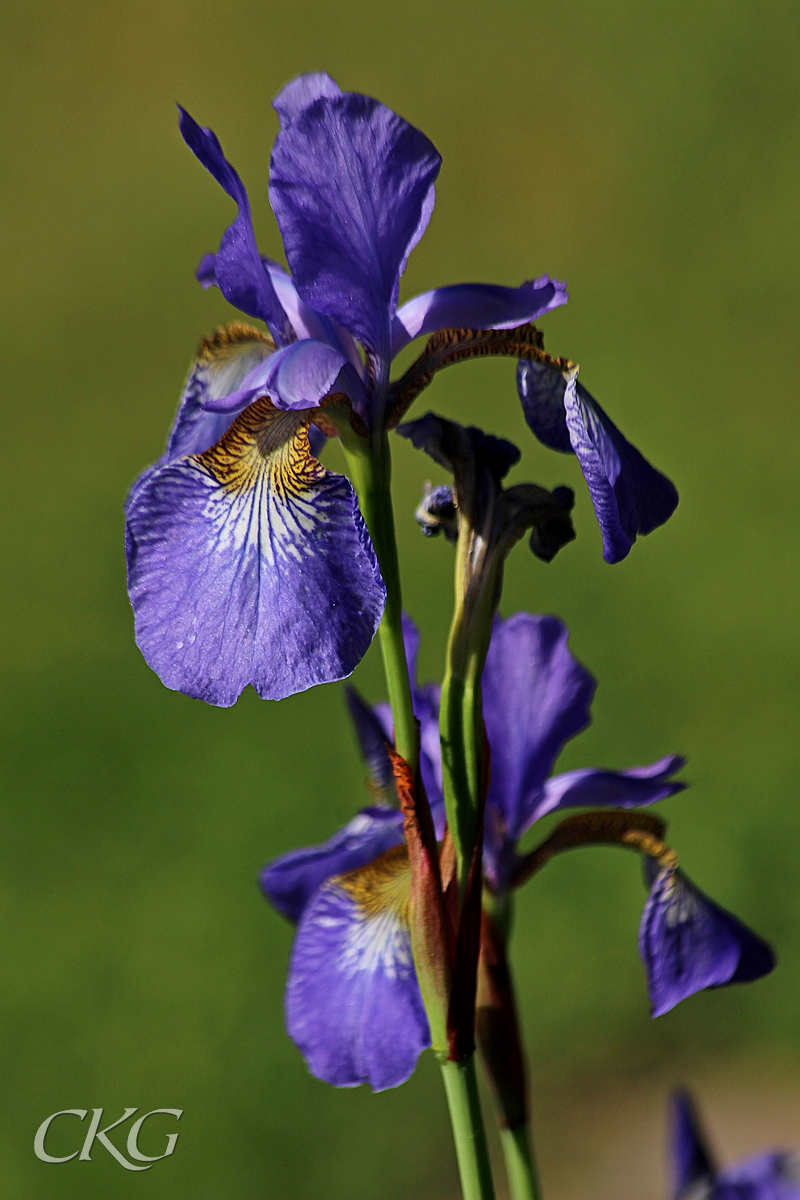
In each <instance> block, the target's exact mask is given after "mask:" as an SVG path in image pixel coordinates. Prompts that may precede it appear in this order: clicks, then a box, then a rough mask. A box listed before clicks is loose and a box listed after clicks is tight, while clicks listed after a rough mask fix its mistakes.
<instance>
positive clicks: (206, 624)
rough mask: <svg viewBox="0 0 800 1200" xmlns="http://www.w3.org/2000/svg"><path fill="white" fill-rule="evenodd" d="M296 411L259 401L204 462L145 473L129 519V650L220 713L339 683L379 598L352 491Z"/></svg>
mask: <svg viewBox="0 0 800 1200" xmlns="http://www.w3.org/2000/svg"><path fill="white" fill-rule="evenodd" d="M307 420H308V417H307V414H306V415H304V414H303V413H296V412H282V411H280V410H278V409H276V408H275V407H274V406H273V405H272V404H271V403H270V402H269V401H268V400H258V401H256V403H255V404H252V405H251V406H250V408H248V409H247V410H246V412H244V413H242V414H241V416H239V417H238V418H237V419H236V421H234V423H233V425H232V426H231V428H230V429H229V430H228V432H227V433H226V435H225V437H224V438H223V439H222V440H221V441H220V442H218V443H217V444H216V445H215V446H213V447H212V448H211V449H210V450H208V451H206V453H204V454H201V455H192V456H190V457H188V458H183V459H179V460H178V461H176V462H173V463H169V464H167V465H165V466H162V467H160V468H158V470H156V471H154V472H153V474H152V475H151V476H150V477H149V478H148V479H147V480H146V481H145V482H144V483H142V484H141V485H140V486H139V488H138V489H137V491H136V493H135V494H134V496H133V499H132V502H131V506H130V509H129V512H128V527H127V528H128V547H129V556H128V573H129V590H130V595H131V602H132V604H133V608H134V613H135V616H136V639H137V642H138V644H139V647H140V648H141V650H142V652H143V654H144V656H145V658H146V660H147V661H148V663H149V664H150V666H151V667H152V668H153V670H155V671H156V672H157V674H158V675H159V676H160V677H161V679H162V681H163V682H164V683H165V684H166V685H167V687H171V688H175V689H177V690H178V691H182V692H185V693H186V694H187V695H190V696H196V697H199V698H200V699H203V700H207V701H208V702H209V703H211V704H218V705H223V706H227V705H230V704H233V703H234V701H235V700H236V699H237V697H238V696H239V694H240V693H241V691H242V690H243V689H244V688H245V687H246V686H247V684H252V685H253V687H254V688H255V689H256V691H257V692H258V694H259V695H260V696H262V697H263V698H264V699H273V700H278V699H281V698H283V697H284V696H289V695H292V694H293V693H295V692H300V691H303V690H304V689H306V688H309V687H312V686H314V685H315V684H317V683H327V682H329V681H331V680H334V679H342V678H344V677H345V676H346V675H349V674H350V673H351V671H352V670H353V669H354V668H355V666H356V665H357V663H358V662H359V661H360V659H361V657H362V656H363V654H364V653H365V651H366V649H367V647H368V646H369V643H370V642H371V640H372V637H373V635H374V633H375V631H376V629H377V627H378V624H379V622H380V618H381V614H382V612H383V605H384V601H385V594H386V593H385V588H384V585H383V580H382V579H381V577H380V574H379V571H378V565H377V561H376V558H375V554H374V551H373V549H372V545H371V543H370V540H369V536H368V534H367V531H366V527H365V525H364V521H363V519H362V517H361V514H360V512H359V509H358V503H357V501H356V498H355V494H354V492H353V489H352V487H351V486H350V484H349V482H348V481H347V480H346V479H345V478H344V477H343V476H341V475H335V474H333V473H332V472H330V471H328V470H326V469H325V468H324V467H323V466H322V465H321V464H320V463H318V462H317V461H316V460H315V459H314V458H312V456H311V453H310V450H309V446H308V439H307V435H306V432H305V425H306V423H307Z"/></svg>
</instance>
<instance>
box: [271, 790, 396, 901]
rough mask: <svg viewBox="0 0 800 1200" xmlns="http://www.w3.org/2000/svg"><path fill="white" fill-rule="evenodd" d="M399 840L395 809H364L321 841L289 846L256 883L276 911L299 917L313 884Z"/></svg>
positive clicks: (363, 863)
mask: <svg viewBox="0 0 800 1200" xmlns="http://www.w3.org/2000/svg"><path fill="white" fill-rule="evenodd" d="M402 841H403V817H402V814H401V813H400V812H399V811H398V810H397V809H392V808H364V809H362V810H361V812H360V813H358V814H357V815H356V816H355V817H353V819H352V821H349V822H348V823H347V825H345V826H344V828H343V829H340V830H339V831H338V833H335V834H334V835H333V837H332V838H329V839H328V841H327V842H323V843H322V845H320V846H305V847H304V848H303V849H302V850H292V851H291V852H290V853H289V854H283V855H281V857H280V858H276V859H274V860H273V861H272V862H271V863H268V864H267V866H266V867H264V869H263V870H262V871H261V874H260V875H259V877H258V879H259V884H260V886H261V890H262V892H263V893H264V895H265V896H266V897H267V899H268V900H269V901H270V902H271V903H272V904H274V906H275V908H277V909H278V911H279V912H281V913H283V915H284V916H285V917H288V918H289V920H290V921H299V920H300V917H301V915H302V913H303V910H304V909H305V907H306V905H307V904H308V902H309V900H310V899H311V897H312V896H313V895H314V893H315V892H316V890H317V888H319V887H321V886H322V884H323V883H325V881H326V880H327V879H330V878H331V876H332V875H343V874H344V873H345V872H347V871H354V870H355V869H356V868H357V867H364V866H366V864H367V863H369V862H372V860H373V859H375V858H379V857H380V856H381V855H382V854H385V853H386V851H387V850H392V849H394V847H395V846H399V845H401V844H402Z"/></svg>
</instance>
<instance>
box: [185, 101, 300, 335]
mask: <svg viewBox="0 0 800 1200" xmlns="http://www.w3.org/2000/svg"><path fill="white" fill-rule="evenodd" d="M179 111H180V130H181V134H182V136H183V140H184V141H185V142H186V144H187V146H188V147H189V149H190V150H191V151H192V153H193V154H194V155H195V156H196V157H197V158H198V159H199V160H200V162H201V163H202V164H203V166H204V167H205V168H206V170H207V171H209V172H210V173H211V174H212V175H213V176H214V178H215V179H216V181H217V183H218V184H219V185H220V187H222V188H224V190H225V191H226V192H227V193H228V195H229V196H230V197H231V198H232V199H233V200H235V201H236V203H237V205H238V206H239V215H238V216H237V218H236V220H235V221H234V222H233V224H232V225H229V226H228V228H227V229H226V231H225V233H224V234H223V237H222V241H221V242H220V246H219V250H218V252H217V254H216V255H215V256H214V258H213V262H212V259H211V257H210V256H209V255H206V257H205V258H204V259H203V261H202V262H201V264H200V268H199V269H198V278H199V279H200V282H201V283H202V284H203V286H204V287H208V286H209V285H210V284H211V283H212V282H213V283H216V284H217V286H218V287H219V289H220V291H221V292H222V294H223V296H224V297H225V299H226V300H227V301H228V302H229V303H230V304H233V305H234V307H236V308H239V309H241V310H242V312H246V313H247V314H248V316H250V317H258V318H259V319H260V320H262V321H265V322H266V324H267V326H268V327H269V330H270V332H271V333H272V336H273V337H274V338H275V340H276V342H277V343H278V344H279V345H285V344H286V343H287V342H290V341H292V340H293V338H294V333H293V332H292V330H291V327H290V325H289V323H288V320H287V317H286V313H285V312H284V311H283V308H282V307H281V304H280V301H279V300H278V297H277V295H276V294H275V289H274V287H273V286H272V282H271V280H270V277H269V275H268V273H267V271H266V270H265V268H264V264H263V263H262V261H261V257H260V255H259V253H258V246H257V245H256V238H255V233H254V232H253V222H252V218H251V216H250V200H249V198H248V195H247V191H246V190H245V186H244V184H243V183H242V181H241V179H240V178H239V176H238V174H237V173H236V171H234V169H233V167H232V166H231V164H230V163H229V162H228V160H227V159H226V158H225V155H224V154H223V152H222V147H221V146H220V144H219V140H218V139H217V137H216V135H215V134H214V133H213V132H212V131H211V130H210V129H203V128H202V127H201V126H200V125H198V124H197V122H196V121H195V120H194V119H193V118H192V117H190V116H189V114H188V113H187V112H186V110H185V109H183V108H180V106H179ZM201 272H202V274H201Z"/></svg>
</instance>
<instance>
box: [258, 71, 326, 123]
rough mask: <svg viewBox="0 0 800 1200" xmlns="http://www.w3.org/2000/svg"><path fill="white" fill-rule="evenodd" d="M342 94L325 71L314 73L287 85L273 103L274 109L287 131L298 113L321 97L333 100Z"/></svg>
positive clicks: (299, 76)
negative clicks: (287, 127)
mask: <svg viewBox="0 0 800 1200" xmlns="http://www.w3.org/2000/svg"><path fill="white" fill-rule="evenodd" d="M341 94H342V89H341V88H340V87H339V85H338V83H336V82H335V81H334V80H333V79H331V77H330V75H326V73H325V72H324V71H312V72H309V73H308V74H307V75H298V76H297V78H296V79H292V80H291V81H290V82H289V83H287V84H286V87H285V88H283V89H282V90H281V91H280V92H278V94H277V96H276V97H275V99H274V100H273V101H272V107H273V108H274V109H275V112H276V113H277V114H278V116H279V118H280V122H281V128H282V129H285V128H286V126H287V125H288V124H289V123H290V122H291V121H293V120H294V118H295V117H296V116H297V115H298V113H301V112H303V111H304V109H306V108H308V106H309V104H313V103H314V101H315V100H318V99H319V98H320V96H328V97H329V98H332V97H333V96H341Z"/></svg>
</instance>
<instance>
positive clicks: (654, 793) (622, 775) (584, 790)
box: [528, 754, 686, 825]
mask: <svg viewBox="0 0 800 1200" xmlns="http://www.w3.org/2000/svg"><path fill="white" fill-rule="evenodd" d="M685 761H686V760H685V759H683V758H681V756H680V755H679V754H671V755H669V756H668V757H667V758H661V759H659V760H658V762H655V763H651V764H650V765H649V766H647V767H630V768H629V769H628V770H626V771H598V770H596V769H594V768H592V767H584V768H581V769H579V770H577V771H566V772H565V773H564V774H563V775H554V776H553V777H552V778H551V779H548V780H547V782H546V783H545V785H544V787H543V788H542V794H541V798H540V799H539V801H538V802H537V803H536V805H535V807H534V809H533V810H532V812H531V814H530V818H529V821H528V824H529V825H532V824H533V822H534V821H538V820H539V818H540V817H544V816H546V815H547V813H551V812H556V811H558V810H559V809H563V808H595V807H608V808H643V807H644V806H645V805H647V804H655V802H656V801H657V800H665V799H666V798H667V797H668V796H674V795H676V794H677V793H678V792H682V791H683V790H684V789H685V787H686V784H685V783H682V782H681V781H680V780H670V778H669V777H670V775H672V774H674V773H675V771H680V769H681V767H683V766H684V764H685Z"/></svg>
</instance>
